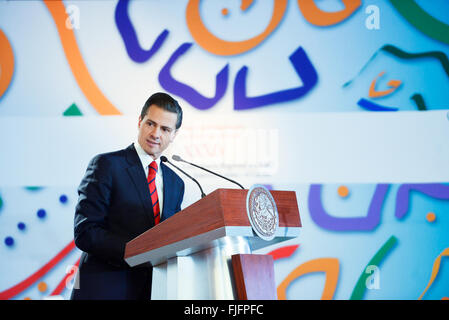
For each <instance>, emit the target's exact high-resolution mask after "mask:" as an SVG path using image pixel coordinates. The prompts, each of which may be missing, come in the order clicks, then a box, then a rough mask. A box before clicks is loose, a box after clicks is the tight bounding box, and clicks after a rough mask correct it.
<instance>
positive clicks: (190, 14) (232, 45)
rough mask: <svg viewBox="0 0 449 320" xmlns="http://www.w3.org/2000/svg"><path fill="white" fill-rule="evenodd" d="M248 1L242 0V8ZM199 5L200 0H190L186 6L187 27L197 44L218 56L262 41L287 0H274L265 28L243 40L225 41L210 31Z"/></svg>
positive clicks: (280, 18)
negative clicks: (268, 21) (203, 19)
mask: <svg viewBox="0 0 449 320" xmlns="http://www.w3.org/2000/svg"><path fill="white" fill-rule="evenodd" d="M250 3H251V2H250V1H244V2H243V3H242V8H244V6H248V5H249V4H250ZM199 6H200V0H190V1H189V3H188V4H187V8H186V22H187V27H188V28H189V31H190V34H191V35H192V37H193V39H195V41H196V43H197V44H198V45H199V46H201V47H202V48H203V49H205V50H207V51H209V52H211V53H214V54H217V55H220V56H230V55H236V54H240V53H243V52H246V51H249V50H251V49H252V48H254V47H256V46H257V45H259V44H260V43H261V42H262V41H264V40H265V38H266V37H268V36H269V35H270V34H271V33H272V32H273V31H274V29H276V27H277V26H278V25H279V22H281V20H282V18H283V17H284V13H285V9H286V8H287V0H274V8H273V14H272V16H271V20H270V23H269V24H268V26H267V27H266V29H265V30H264V31H263V32H262V33H260V34H259V35H257V36H255V37H253V38H251V39H247V40H243V41H226V40H223V39H220V38H218V37H216V36H215V35H213V34H212V33H210V32H209V30H208V29H207V28H206V26H205V25H204V23H203V21H202V20H201V15H200V10H199ZM245 9H246V8H245Z"/></svg>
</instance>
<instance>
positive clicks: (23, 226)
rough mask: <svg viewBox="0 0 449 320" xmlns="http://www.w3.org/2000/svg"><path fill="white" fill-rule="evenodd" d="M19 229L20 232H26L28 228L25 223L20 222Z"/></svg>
mask: <svg viewBox="0 0 449 320" xmlns="http://www.w3.org/2000/svg"><path fill="white" fill-rule="evenodd" d="M17 228H19V230H22V231H23V230H25V228H26V225H25V223H23V222H19V223H18V224H17Z"/></svg>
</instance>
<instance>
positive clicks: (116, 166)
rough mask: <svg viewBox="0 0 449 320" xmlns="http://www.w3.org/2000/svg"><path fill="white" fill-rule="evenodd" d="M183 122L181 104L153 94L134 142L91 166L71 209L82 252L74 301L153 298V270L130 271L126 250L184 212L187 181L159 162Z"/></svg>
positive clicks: (142, 267)
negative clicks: (171, 218) (158, 226)
mask: <svg viewBox="0 0 449 320" xmlns="http://www.w3.org/2000/svg"><path fill="white" fill-rule="evenodd" d="M181 123H182V109H181V107H180V106H179V104H178V102H177V101H176V100H174V99H173V98H172V97H170V96H169V95H167V94H165V93H156V94H154V95H152V96H151V97H150V98H149V99H148V100H147V101H146V103H145V105H144V107H143V108H142V112H141V115H140V117H139V122H138V139H137V142H135V143H133V144H131V145H130V146H129V147H127V148H126V149H123V150H119V151H115V152H110V153H104V154H100V155H97V156H95V157H94V158H93V159H92V160H91V162H90V163H89V166H88V168H87V171H86V174H85V176H84V178H83V180H82V181H81V184H80V186H79V189H78V194H79V199H78V204H77V206H76V211H75V243H76V246H77V247H78V248H79V249H81V250H82V251H83V253H82V255H81V260H80V264H79V269H78V275H77V276H78V277H79V279H78V280H77V281H76V284H75V287H74V289H73V291H72V296H71V299H74V300H80V299H82V300H85V299H132V300H138V299H150V296H151V279H152V266H151V265H149V264H142V265H139V266H135V267H130V266H129V265H128V264H127V263H126V262H125V260H124V258H123V257H124V252H125V245H126V242H128V241H130V240H131V239H133V238H135V237H136V236H138V235H140V234H141V233H143V232H145V231H147V230H148V229H150V228H152V227H154V226H155V225H156V224H158V223H160V222H161V221H163V220H165V219H167V218H169V217H170V216H172V215H173V214H175V213H176V212H178V211H180V210H181V202H182V200H183V197H184V182H183V181H182V180H181V178H179V177H178V175H177V174H176V173H175V172H174V171H172V170H171V169H170V168H168V167H167V166H166V165H164V163H161V161H160V155H161V154H162V152H163V151H164V150H165V149H166V148H167V147H168V145H169V144H170V143H171V142H172V141H173V139H174V138H175V137H176V134H177V132H178V129H179V128H180V126H181Z"/></svg>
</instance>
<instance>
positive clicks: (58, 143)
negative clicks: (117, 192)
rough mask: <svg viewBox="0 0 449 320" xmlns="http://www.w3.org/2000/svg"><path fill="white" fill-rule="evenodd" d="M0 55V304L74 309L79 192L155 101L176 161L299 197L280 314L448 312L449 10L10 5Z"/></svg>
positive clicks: (377, 5) (211, 186)
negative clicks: (171, 120)
mask: <svg viewBox="0 0 449 320" xmlns="http://www.w3.org/2000/svg"><path fill="white" fill-rule="evenodd" d="M0 48H1V50H0V146H1V156H0V240H1V243H0V257H1V258H0V299H49V298H53V299H55V298H59V299H60V298H63V299H67V298H68V297H69V295H70V288H71V287H72V286H73V284H74V280H73V275H74V272H75V271H76V265H77V262H78V259H79V257H80V251H79V250H78V249H77V248H76V247H75V246H74V243H73V215H74V208H75V205H76V202H77V187H78V184H79V183H80V181H81V178H82V177H83V175H84V172H85V170H86V167H87V164H88V161H89V160H90V159H91V158H92V157H93V156H94V155H96V154H98V153H101V152H107V151H112V150H118V149H121V148H124V147H126V146H128V145H129V144H131V143H132V142H133V141H134V140H135V139H136V136H137V121H138V116H139V112H140V109H141V107H142V105H143V103H144V102H145V101H146V99H147V98H148V97H149V95H151V94H152V93H154V92H156V91H165V92H168V93H170V94H172V95H173V96H174V97H176V99H178V101H179V102H180V104H181V105H182V107H183V109H184V112H185V117H184V124H183V126H182V128H181V130H180V132H179V135H178V136H177V138H176V140H175V142H174V144H172V146H171V147H170V149H169V150H167V155H168V156H170V155H171V154H179V155H181V156H182V157H184V158H185V159H187V160H190V161H192V162H196V163H198V164H201V165H204V166H206V167H208V168H210V169H213V170H216V171H218V172H220V173H222V174H224V175H227V176H229V177H231V178H233V179H235V180H237V181H239V182H240V183H241V184H243V185H244V186H245V187H246V188H249V187H250V186H251V185H253V184H256V183H258V184H264V185H266V186H267V187H268V188H271V189H276V190H294V191H295V192H296V196H297V199H298V206H299V209H300V214H301V220H302V224H303V228H302V231H301V234H300V236H299V237H298V238H296V239H292V240H289V241H288V242H284V243H281V244H278V245H275V246H271V247H267V248H264V249H263V250H260V251H259V253H269V254H271V255H273V257H274V259H275V277H276V284H277V287H278V297H279V299H341V300H346V299H412V300H414V299H438V300H439V299H448V297H449V261H448V256H449V233H448V227H449V215H448V212H449V170H448V164H449V143H448V141H449V60H448V54H449V2H448V1H444V0H435V1H424V0H384V1H380V0H379V1H376V0H296V1H294V0H290V1H287V0H273V1H261V0H259V1H256V0H254V1H251V0H240V1H238V0H222V1H212V0H204V1H200V0H190V1H188V0H179V1H178V0H176V1H143V0H131V1H128V0H119V1H112V0H111V1H109V0H108V1H4V0H3V1H0ZM182 167H183V169H185V170H186V171H189V172H190V173H191V174H193V175H194V176H195V177H197V179H198V180H199V181H200V182H201V183H202V185H204V189H205V191H206V193H209V192H211V191H213V190H215V189H216V188H233V187H235V186H234V185H232V184H229V183H228V182H227V181H225V180H220V179H219V178H215V177H213V176H209V175H207V174H205V173H203V172H200V171H198V170H194V168H191V167H186V166H182ZM185 182H186V196H185V201H184V203H183V207H186V206H188V205H189V204H191V203H193V202H195V201H197V200H198V199H199V198H200V193H199V190H198V189H197V187H196V185H195V184H194V183H191V182H190V181H185Z"/></svg>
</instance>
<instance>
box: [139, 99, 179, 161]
mask: <svg viewBox="0 0 449 320" xmlns="http://www.w3.org/2000/svg"><path fill="white" fill-rule="evenodd" d="M177 119H178V115H177V114H176V113H174V112H170V111H166V110H164V109H162V108H160V107H158V106H157V105H155V104H152V105H151V106H150V107H149V108H148V110H147V114H146V115H145V117H144V118H143V119H142V118H141V117H140V116H139V124H138V127H139V135H138V141H139V144H140V146H141V147H142V149H143V150H145V152H146V153H148V154H149V155H150V156H152V157H153V159H157V158H158V157H159V156H160V155H161V153H162V152H163V151H164V150H165V149H167V147H168V145H169V144H170V142H172V141H173V140H174V139H175V136H176V133H177V130H176V121H177Z"/></svg>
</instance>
